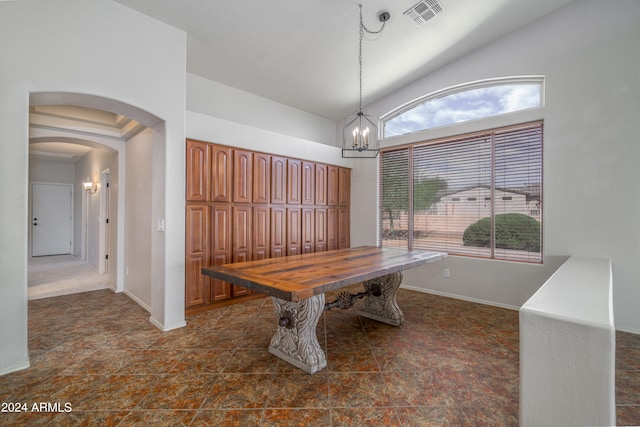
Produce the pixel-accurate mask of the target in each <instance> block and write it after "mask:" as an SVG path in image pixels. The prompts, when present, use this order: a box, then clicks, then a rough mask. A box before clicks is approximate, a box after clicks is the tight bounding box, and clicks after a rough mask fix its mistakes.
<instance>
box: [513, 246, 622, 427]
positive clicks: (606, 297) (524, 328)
mask: <svg viewBox="0 0 640 427" xmlns="http://www.w3.org/2000/svg"><path fill="white" fill-rule="evenodd" d="M615 424H616V408H615V326H614V320H613V297H612V271H611V261H610V260H609V259H605V258H587V257H571V258H569V259H568V260H567V261H566V262H565V263H564V264H563V265H562V266H561V267H560V268H559V269H558V270H557V271H556V272H555V273H554V274H553V275H552V276H551V277H550V278H549V280H547V281H546V283H545V284H544V285H543V286H542V287H541V288H540V289H539V290H538V292H536V293H535V294H534V295H533V296H532V297H531V298H530V299H529V300H528V301H527V302H526V303H525V304H524V305H523V306H522V308H521V309H520V426H522V427H532V426H551V425H557V426H560V425H562V426H586V425H601V426H613V425H615Z"/></svg>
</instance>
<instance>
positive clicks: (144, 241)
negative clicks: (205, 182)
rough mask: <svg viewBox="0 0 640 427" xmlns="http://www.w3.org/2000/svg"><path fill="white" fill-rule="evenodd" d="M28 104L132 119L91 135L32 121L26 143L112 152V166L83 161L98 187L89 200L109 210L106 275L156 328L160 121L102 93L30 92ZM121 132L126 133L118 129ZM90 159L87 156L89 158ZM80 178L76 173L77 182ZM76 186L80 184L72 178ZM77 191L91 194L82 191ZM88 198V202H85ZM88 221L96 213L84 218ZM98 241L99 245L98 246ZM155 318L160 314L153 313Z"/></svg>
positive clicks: (160, 257)
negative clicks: (104, 187) (132, 128)
mask: <svg viewBox="0 0 640 427" xmlns="http://www.w3.org/2000/svg"><path fill="white" fill-rule="evenodd" d="M29 104H30V107H32V108H33V107H38V106H40V107H42V106H72V107H82V108H87V109H93V110H101V111H106V112H110V113H114V114H117V115H119V116H124V117H127V118H130V119H132V120H133V121H135V122H136V123H137V126H139V129H138V130H137V131H136V132H133V136H131V135H126V134H123V136H114V135H109V134H106V135H105V134H99V133H96V134H92V133H91V132H90V131H87V129H86V128H84V127H83V128H78V127H76V128H73V126H71V127H66V128H65V127H64V126H61V127H60V128H57V127H55V126H38V125H35V126H32V125H31V123H30V132H29V142H30V143H38V142H47V141H54V140H55V141H61V142H67V143H72V144H80V145H85V146H88V147H91V148H94V149H100V150H105V151H110V152H112V153H113V154H114V162H113V167H109V168H106V169H105V168H104V167H102V166H97V163H98V162H94V163H96V164H89V165H85V167H84V170H85V172H82V174H83V175H84V174H86V175H87V177H88V178H90V179H91V180H92V181H93V182H95V183H96V184H97V186H98V191H97V194H95V195H98V198H97V199H96V200H92V201H93V202H94V203H96V204H98V205H100V206H101V207H104V206H105V205H109V206H110V208H111V209H112V211H113V213H112V218H110V223H111V225H112V226H114V227H112V232H111V236H103V237H102V238H103V239H106V238H107V237H109V239H108V240H109V241H110V242H111V253H110V254H109V257H110V261H111V262H110V264H109V269H108V270H109V271H108V273H109V275H110V285H111V286H110V287H111V288H112V289H113V290H114V291H115V292H124V293H125V294H127V295H128V296H129V297H131V298H132V299H133V300H135V301H136V302H137V303H138V304H140V305H142V306H143V307H144V308H145V309H147V310H148V311H149V312H150V313H151V318H150V321H151V322H152V323H154V324H155V325H156V326H159V327H162V325H161V322H160V321H158V320H156V319H154V313H156V312H157V313H162V310H163V309H164V308H163V307H161V306H159V305H160V304H161V303H162V302H161V300H160V299H158V298H154V295H163V294H164V278H163V273H164V270H165V268H164V267H165V266H164V264H165V257H164V250H163V249H164V234H163V233H157V232H154V231H156V229H155V223H156V220H155V218H164V205H165V200H164V197H165V195H164V176H165V169H164V165H165V162H164V153H165V132H164V129H165V125H164V122H163V121H162V120H161V119H159V118H158V117H156V116H154V115H152V114H149V113H148V112H146V111H144V110H142V109H139V108H137V107H135V106H132V105H129V104H126V103H123V102H120V101H117V100H114V99H109V98H104V97H99V96H94V95H87V94H77V93H58V92H44V93H32V94H31V95H30V98H29ZM123 132H126V130H125V131H123ZM90 163H91V161H90ZM105 172H109V180H110V188H109V194H110V200H108V201H107V200H105V199H104V197H105V196H104V194H105V193H106V192H105V191H100V188H99V186H100V185H101V184H104V183H101V181H104V179H105V177H104V173H105ZM81 180H83V177H82V176H79V177H78V179H77V181H81ZM77 184H78V185H80V183H77ZM78 192H79V193H80V195H81V196H82V198H81V202H80V203H85V202H86V200H87V199H86V197H89V199H91V198H93V197H94V195H88V194H86V193H85V192H84V191H83V190H81V189H80V190H78ZM90 202H91V201H90ZM88 220H89V221H93V220H95V221H96V222H97V221H98V219H97V218H88ZM103 244H104V242H101V243H100V247H101V248H102V247H104V245H103ZM159 317H161V316H159Z"/></svg>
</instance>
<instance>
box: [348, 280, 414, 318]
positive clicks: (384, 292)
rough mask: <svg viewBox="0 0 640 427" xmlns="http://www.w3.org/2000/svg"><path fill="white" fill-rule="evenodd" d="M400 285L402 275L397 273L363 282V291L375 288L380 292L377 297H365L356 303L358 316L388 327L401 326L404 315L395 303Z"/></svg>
mask: <svg viewBox="0 0 640 427" xmlns="http://www.w3.org/2000/svg"><path fill="white" fill-rule="evenodd" d="M400 283H402V273H401V272H399V271H398V272H396V273H391V274H389V275H387V276H382V277H378V278H376V279H372V280H367V281H366V282H364V283H363V284H364V288H365V290H367V291H368V290H375V288H376V287H377V288H378V289H379V290H380V292H379V296H374V295H367V296H365V297H364V298H363V299H362V300H360V301H358V302H357V303H356V310H357V312H358V314H359V315H361V316H364V317H368V318H369V319H373V320H377V321H379V322H383V323H388V324H389V325H393V326H400V325H402V323H403V322H404V314H402V310H400V307H398V302H397V301H396V294H397V293H398V289H399V288H400Z"/></svg>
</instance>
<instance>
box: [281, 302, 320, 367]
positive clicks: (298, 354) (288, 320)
mask: <svg viewBox="0 0 640 427" xmlns="http://www.w3.org/2000/svg"><path fill="white" fill-rule="evenodd" d="M272 300H273V305H274V306H275V308H276V315H277V316H278V319H279V324H278V330H277V331H276V333H275V335H274V336H273V338H271V344H270V345H269V352H270V353H271V354H273V355H275V356H278V357H279V358H281V359H283V360H285V361H286V362H289V363H291V364H292V365H294V366H296V367H298V368H300V369H302V370H303V371H305V372H307V373H309V374H313V373H316V372H318V371H320V370H322V369H323V368H324V367H325V366H327V358H326V357H325V354H324V352H323V351H322V349H321V348H320V344H319V343H318V338H317V336H316V327H317V326H318V321H319V320H320V316H321V315H322V312H323V311H324V294H320V295H315V296H312V297H311V298H305V299H303V300H301V301H298V302H291V301H286V300H283V299H280V298H277V297H273V298H272Z"/></svg>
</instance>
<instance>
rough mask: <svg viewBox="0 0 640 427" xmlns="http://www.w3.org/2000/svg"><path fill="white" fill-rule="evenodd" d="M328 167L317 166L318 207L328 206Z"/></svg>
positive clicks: (316, 196)
mask: <svg viewBox="0 0 640 427" xmlns="http://www.w3.org/2000/svg"><path fill="white" fill-rule="evenodd" d="M327 170H328V166H327V165H322V164H319V163H317V164H316V186H315V188H316V194H315V198H316V205H326V204H327Z"/></svg>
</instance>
